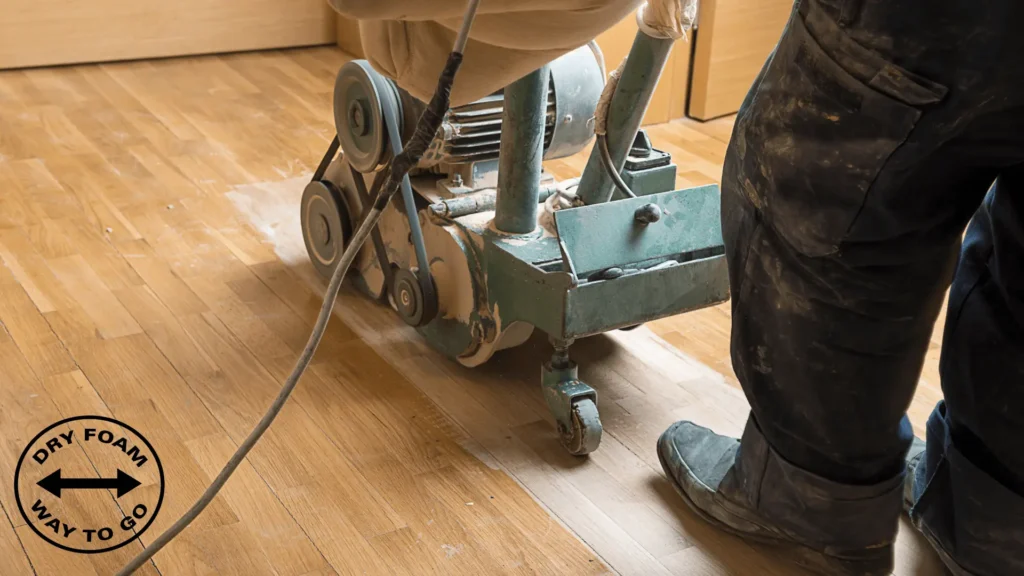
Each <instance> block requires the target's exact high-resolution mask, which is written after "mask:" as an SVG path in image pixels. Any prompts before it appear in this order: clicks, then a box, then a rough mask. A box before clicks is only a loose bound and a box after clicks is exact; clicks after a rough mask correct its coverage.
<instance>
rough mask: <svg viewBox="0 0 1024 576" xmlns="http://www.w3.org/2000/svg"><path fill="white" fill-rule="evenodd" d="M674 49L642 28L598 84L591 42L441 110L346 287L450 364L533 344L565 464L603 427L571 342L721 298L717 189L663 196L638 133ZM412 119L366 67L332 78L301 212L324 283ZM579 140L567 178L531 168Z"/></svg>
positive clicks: (661, 181) (663, 158)
mask: <svg viewBox="0 0 1024 576" xmlns="http://www.w3.org/2000/svg"><path fill="white" fill-rule="evenodd" d="M672 44H673V39H672V38H665V37H657V36H652V35H650V34H648V33H647V31H645V30H643V29H641V30H640V31H639V32H638V33H637V35H636V39H635V42H634V43H633V46H632V50H631V51H630V53H629V55H628V58H627V59H626V61H625V63H624V65H623V66H622V67H621V69H620V70H618V71H617V73H616V74H615V78H614V80H615V85H614V86H612V87H609V86H607V85H606V80H605V73H604V70H603V63H602V60H603V58H602V57H601V56H600V52H599V49H598V48H597V47H596V44H594V43H591V44H590V45H587V46H583V47H581V48H579V49H577V50H574V51H572V52H570V53H568V54H566V55H565V56H562V57H561V58H558V59H557V60H555V61H553V62H551V63H550V64H549V65H547V66H544V67H542V68H541V69H539V70H536V71H535V72H533V73H531V74H528V75H527V76H525V77H524V78H522V79H520V80H517V81H515V82H513V83H512V84H510V85H509V86H507V87H505V88H504V89H503V90H501V91H500V92H498V93H496V94H493V95H491V96H488V97H486V98H483V99H481V100H479V101H476V102H473V103H470V104H467V105H464V106H459V107H456V108H453V109H450V110H448V111H446V113H445V114H444V118H443V121H442V123H441V126H440V129H439V130H438V131H437V133H436V134H435V135H434V136H433V138H432V140H431V142H430V145H429V147H428V149H427V152H426V154H424V155H423V157H422V158H421V159H420V160H419V161H418V163H417V164H416V166H414V167H413V168H412V170H411V171H410V172H409V174H408V175H407V176H406V177H405V178H404V179H403V180H402V182H401V186H400V188H401V189H400V194H398V195H397V196H396V198H395V200H394V201H393V202H392V203H391V205H389V206H388V208H387V209H386V210H385V211H384V214H383V215H382V217H381V220H380V223H379V224H378V226H377V227H376V228H375V229H374V230H373V232H372V233H371V242H369V243H368V244H367V245H366V246H364V247H363V249H362V250H361V251H360V253H359V256H358V257H357V259H356V261H355V263H354V265H353V270H352V272H351V273H350V274H349V276H350V279H351V281H352V282H353V284H354V285H355V286H356V287H358V289H359V290H361V291H362V292H363V293H364V294H365V295H366V296H367V297H369V298H373V299H377V300H381V301H382V302H384V303H387V304H390V306H391V307H392V308H394V310H395V311H396V312H397V314H398V316H399V317H400V318H401V319H402V320H403V321H405V322H406V323H407V324H409V325H410V326H413V327H415V328H416V329H417V330H418V331H419V333H420V334H421V335H422V336H423V337H424V338H425V339H426V340H427V342H429V343H430V345H431V346H433V347H434V348H436V349H437V350H438V351H440V352H441V353H443V354H445V355H446V356H448V357H450V358H453V359H455V360H457V361H458V362H460V363H462V364H464V365H466V366H471V367H472V366H478V365H480V364H482V363H484V362H486V361H487V360H488V359H489V358H490V357H491V356H492V355H493V354H494V353H495V352H497V351H499V350H502V349H506V348H510V347H513V346H517V345H519V344H522V343H523V342H525V341H526V340H527V339H528V338H529V337H530V335H531V333H532V332H533V331H534V330H536V329H539V330H542V331H543V332H544V333H546V334H547V336H548V337H549V338H550V341H551V344H552V345H553V347H554V353H553V355H552V358H551V360H550V362H548V363H546V364H545V365H544V366H543V368H542V371H541V389H542V391H543V394H544V397H545V399H546V400H547V404H548V406H549V407H550V409H551V412H552V414H553V416H554V419H555V421H556V422H557V425H558V431H559V433H560V437H561V441H562V444H563V445H564V446H565V448H566V449H567V450H568V451H569V452H571V453H573V454H577V455H582V454H586V453H589V452H591V451H593V450H594V449H596V448H597V446H598V443H599V442H600V440H601V422H600V419H599V416H598V410H597V406H598V403H597V393H596V391H595V390H594V389H593V388H591V387H590V386H588V385H587V384H585V383H584V382H582V381H580V379H579V378H578V376H577V366H576V364H575V363H573V362H572V361H571V360H570V359H569V354H568V352H569V347H570V345H571V344H572V343H573V342H574V341H575V340H578V339H580V338H585V337H587V336H592V335H595V334H600V333H602V332H606V331H609V330H615V329H621V328H629V327H633V326H636V325H638V324H642V323H644V322H648V321H651V320H655V319H658V318H663V317H666V316H672V315H676V314H680V313H682V312H686V311H689V310H694V309H696V308H701V307H704V306H708V305H712V304H716V303H719V302H722V301H723V300H725V299H727V297H728V291H729V288H728V281H727V275H726V268H725V261H724V256H723V254H724V249H723V246H722V236H721V226H720V220H719V192H718V188H717V186H713V185H712V186H702V187H696V188H688V189H683V190H676V189H675V181H676V166H675V165H674V164H673V163H672V158H671V157H670V155H669V154H667V153H665V152H662V151H659V150H657V149H655V148H653V147H652V146H651V142H650V140H649V139H648V138H647V136H646V134H645V133H644V132H643V131H642V130H639V127H640V124H641V120H642V119H643V116H644V113H645V111H646V109H647V105H648V103H649V101H650V99H651V95H652V93H653V92H654V89H655V87H656V85H657V81H658V77H659V76H660V74H661V70H662V67H663V66H664V64H665V61H666V59H667V57H668V55H669V51H670V49H671V47H672ZM603 93H605V96H606V97H605V98H603V99H602V94H603ZM424 106H425V105H424V104H423V103H421V102H418V101H417V100H416V99H414V98H413V97H411V96H409V95H408V93H406V92H405V91H404V90H403V89H402V88H401V87H400V86H396V85H395V83H394V82H392V81H391V80H389V79H388V78H385V77H384V76H383V75H381V74H379V73H378V72H376V71H375V70H374V69H373V68H372V67H371V66H370V64H369V63H368V62H366V61H365V60H356V61H352V62H349V63H347V64H345V65H344V66H343V67H342V69H341V71H340V73H339V74H338V78H337V82H336V85H335V90H334V118H335V125H336V128H337V134H338V137H337V138H336V139H335V141H334V143H333V144H332V145H331V147H330V149H329V150H328V152H327V155H326V156H325V158H324V161H323V163H322V164H321V169H320V170H318V171H317V172H316V174H315V175H314V177H313V179H312V181H311V182H310V183H309V185H308V186H307V187H306V189H305V193H304V194H303V198H302V208H301V210H302V231H303V235H304V238H305V242H306V248H307V250H308V252H309V257H310V260H311V261H312V262H313V264H314V265H315V266H316V268H317V269H318V270H319V271H320V272H321V273H322V274H323V275H324V276H325V277H330V276H331V275H332V274H333V272H334V269H335V267H336V266H337V264H338V262H339V260H340V258H341V255H342V253H343V252H344V251H345V249H346V248H347V247H348V246H349V245H350V244H351V242H352V233H353V231H354V229H355V228H356V227H357V226H358V223H359V222H360V221H361V220H362V219H363V218H364V216H365V213H366V210H367V207H368V206H369V203H370V201H371V199H372V198H373V197H375V190H376V189H377V188H378V186H379V185H380V183H381V182H382V181H383V179H384V178H386V174H387V173H388V169H389V164H390V162H391V159H392V158H394V157H396V156H397V155H398V154H399V153H400V152H401V151H402V142H405V141H406V140H408V139H409V138H410V137H411V132H412V130H413V128H414V119H415V118H418V117H419V116H420V114H421V112H422V110H423V108H424ZM599 107H603V108H604V110H603V111H604V114H603V117H602V116H601V115H599V114H598V111H599ZM597 121H600V122H602V123H603V126H597V125H596V124H597ZM595 129H596V130H597V131H598V132H600V135H599V136H598V142H597V145H595V146H594V148H593V150H592V151H591V154H590V159H589V162H588V163H587V165H586V168H585V169H584V171H583V173H582V175H581V176H580V177H579V178H574V179H571V180H568V181H557V180H556V179H555V178H553V177H552V176H551V175H549V174H546V173H545V172H544V170H543V169H542V160H552V159H556V158H563V157H566V156H571V155H573V154H576V153H578V152H580V151H582V150H584V149H585V148H586V146H587V145H589V144H591V142H593V141H594V139H595ZM339 147H340V153H338V148H339Z"/></svg>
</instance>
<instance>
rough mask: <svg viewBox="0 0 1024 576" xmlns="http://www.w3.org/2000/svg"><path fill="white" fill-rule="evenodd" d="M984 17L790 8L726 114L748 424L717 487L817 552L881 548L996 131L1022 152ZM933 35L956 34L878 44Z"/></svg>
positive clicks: (1008, 83)
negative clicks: (912, 411)
mask: <svg viewBox="0 0 1024 576" xmlns="http://www.w3.org/2000/svg"><path fill="white" fill-rule="evenodd" d="M988 4H989V8H991V9H990V10H988V11H986V10H978V11H976V12H974V13H964V14H961V15H959V16H961V17H960V18H951V17H950V14H949V12H948V11H946V10H943V9H941V8H943V7H944V5H943V6H938V7H934V8H936V9H934V10H933V9H931V8H933V6H932V4H930V3H929V4H928V5H924V4H921V3H919V2H914V1H909V2H902V3H893V2H874V1H873V0H846V1H844V0H802V1H800V2H798V8H797V11H796V13H795V14H794V16H793V18H791V20H790V23H789V25H788V27H787V29H786V32H785V34H784V36H783V38H782V39H781V40H780V43H779V45H778V47H777V49H776V52H775V54H774V55H773V57H772V59H771V60H770V61H769V63H768V64H766V67H765V70H764V71H763V72H762V75H761V79H760V82H759V84H758V85H757V87H756V89H755V92H754V93H752V94H751V96H749V97H748V99H747V101H746V102H745V103H744V108H743V110H741V113H740V115H739V117H738V119H737V124H736V128H735V130H734V133H733V139H732V141H731V143H730V148H729V152H728V154H727V157H726V162H725V170H724V174H723V183H722V195H723V197H722V211H723V230H724V233H725V241H726V249H727V256H728V258H729V266H730V276H731V282H732V286H733V336H732V338H733V340H732V357H733V366H734V369H735V370H736V373H737V377H738V378H739V380H740V382H741V384H742V386H743V389H744V392H745V393H746V396H747V398H748V400H749V401H750V404H751V419H750V422H749V423H748V426H747V430H746V431H745V433H744V438H743V442H742V443H741V450H740V453H739V455H738V457H737V462H736V466H735V467H734V470H733V473H732V478H730V479H728V482H725V483H724V484H723V486H725V487H726V488H724V489H725V490H726V491H728V492H730V496H731V497H733V498H737V499H745V500H746V501H747V503H748V504H750V505H752V506H756V507H758V508H759V509H760V510H761V511H762V512H763V513H764V514H765V515H766V516H768V517H769V519H771V520H774V521H777V522H779V523H780V524H781V525H783V526H784V527H785V528H787V529H789V530H791V531H792V532H793V533H795V534H797V535H798V536H800V537H806V538H808V539H811V540H813V541H814V542H816V543H818V544H819V545H821V546H824V547H826V548H836V547H839V548H842V547H843V546H847V547H855V546H869V545H881V544H883V543H886V542H891V541H892V539H893V538H894V535H895V531H896V520H897V518H898V515H899V513H900V509H901V500H902V496H901V494H900V490H899V485H900V481H901V478H902V474H903V467H904V465H903V458H904V455H905V453H906V450H907V448H908V446H909V443H910V439H911V437H912V431H911V428H910V425H909V422H908V421H907V419H906V417H905V412H906V409H907V407H908V406H909V403H910V400H911V397H912V395H913V391H914V388H915V386H916V383H917V379H918V377H919V374H920V370H921V366H922V363H923V359H924V354H925V351H926V349H927V346H928V341H929V337H930V334H931V328H932V325H933V323H934V321H935V317H936V316H937V313H938V310H939V309H940V307H941V303H942V299H943V295H944V293H945V289H946V286H948V285H949V282H950V279H951V278H952V275H953V271H954V268H955V264H956V259H957V252H958V248H959V241H960V235H961V231H962V230H963V227H964V225H965V224H966V222H967V221H968V219H969V218H970V215H971V214H972V213H973V212H974V210H975V209H976V207H977V206H978V204H979V203H980V201H981V198H982V197H983V196H984V193H985V191H986V190H987V188H988V187H989V185H990V184H991V182H992V181H993V179H994V178H995V176H996V174H997V173H998V170H999V167H1000V165H1002V164H1005V163H1006V162H1007V160H1006V159H1005V158H1002V157H998V158H992V157H990V156H989V155H988V152H990V151H991V150H993V149H994V150H996V151H997V152H998V154H996V156H1000V155H1001V154H1002V153H1003V152H1004V151H1005V150H1004V148H1005V147H1001V146H1000V145H998V143H997V145H993V138H992V133H993V131H995V132H996V133H997V135H998V137H999V138H1002V137H1004V136H1005V137H1007V138H1010V139H1017V140H1019V139H1020V135H1019V134H1020V133H1009V131H1007V132H1008V133H1006V134H1004V133H1003V131H1004V124H1005V122H1004V120H1005V118H1004V116H1005V114H1004V112H1005V110H1006V109H1012V106H1009V105H1007V101H1008V99H1010V98H1017V97H1018V96H1011V95H1012V94H1015V93H1016V92H1015V91H1014V90H1015V89H1016V88H1021V87H1024V83H1019V82H1018V79H1007V78H1003V77H1001V76H999V75H998V74H996V73H993V72H992V71H991V63H990V62H989V63H984V62H983V61H984V60H986V59H988V60H991V54H992V53H993V52H995V53H997V54H998V53H999V51H998V50H995V49H994V48H993V46H994V45H997V44H999V43H1000V42H1004V43H1005V38H1003V37H998V38H997V37H993V36H987V37H981V38H978V37H977V35H972V31H976V30H977V29H978V27H979V26H981V24H983V23H984V22H982V23H979V21H977V20H976V19H977V18H981V19H982V20H985V19H1003V20H1005V19H1006V18H1007V17H1008V16H1007V15H1006V14H1001V13H1000V10H997V9H996V8H1006V7H1010V6H1011V3H1010V2H1008V1H1007V2H1004V3H998V2H991V3H988ZM997 5H998V6H997ZM853 6H856V7H857V8H856V9H855V8H853ZM993 6H994V7H995V8H992V7H993ZM946 8H948V7H946ZM1006 9H1007V10H1009V9H1010V8H1006ZM885 10H888V11H893V10H903V11H904V13H900V14H889V15H887V16H885V17H882V16H883V15H881V14H880V12H879V11H883V12H884V11H885ZM911 12H913V14H912V13H911ZM1011 15H1012V16H1013V17H1016V18H1018V21H1019V22H1021V21H1024V19H1022V18H1021V14H1019V13H1016V12H1014V13H1013V14H1011ZM869 16H870V17H869ZM897 16H900V17H897ZM972 18H975V19H972ZM930 19H931V20H930ZM844 21H845V22H846V24H844V23H843V22H844ZM892 22H898V23H899V25H900V26H901V29H900V30H899V33H900V34H901V35H900V36H899V37H897V36H895V33H896V32H895V31H894V30H891V29H886V28H884V25H889V24H886V23H890V24H891V23H892ZM915 27H916V28H915ZM1013 33H1014V34H1016V32H1013ZM933 36H938V37H940V38H941V37H946V38H947V39H948V38H950V37H962V38H964V39H965V40H964V43H963V44H962V45H960V46H958V47H955V48H956V49H955V50H951V49H950V47H949V45H948V43H947V44H945V45H943V47H942V48H943V49H942V50H937V51H929V50H918V51H916V52H913V53H909V52H908V53H905V54H900V55H899V57H898V58H897V57H896V55H894V53H893V52H892V51H891V48H892V46H893V45H897V44H901V43H903V44H912V43H913V42H911V41H912V40H914V39H915V38H916V39H917V40H919V41H920V42H919V44H922V45H926V44H927V43H926V42H925V39H927V38H931V37H933ZM871 42H874V43H875V44H877V45H878V46H881V47H883V48H885V49H884V50H883V49H881V48H880V49H879V50H874V49H871V48H868V47H867V46H869V45H870V43H871ZM972 42H973V44H972ZM1006 57H1009V56H1006ZM940 58H951V59H953V60H950V61H949V62H941V61H939V62H936V61H934V60H935V59H940ZM917 70H930V71H932V75H931V77H924V76H923V75H921V74H920V73H918V72H917ZM992 102H998V103H999V106H995V105H992V104H991V103H992ZM999 138H996V140H998V139H999ZM852 501H856V502H857V505H856V506H852V507H851V506H850V502H852ZM823 522H824V524H823Z"/></svg>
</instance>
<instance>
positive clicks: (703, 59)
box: [688, 0, 793, 120]
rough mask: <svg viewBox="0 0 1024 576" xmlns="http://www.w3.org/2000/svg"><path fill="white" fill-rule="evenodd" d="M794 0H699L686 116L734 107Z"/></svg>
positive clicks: (733, 109)
mask: <svg viewBox="0 0 1024 576" xmlns="http://www.w3.org/2000/svg"><path fill="white" fill-rule="evenodd" d="M792 7H793V0H703V1H702V2H701V3H700V18H699V20H698V30H697V33H696V38H695V41H696V46H695V47H694V53H693V71H692V74H693V77H692V81H691V84H690V105H689V112H688V114H689V116H691V117H693V118H697V119H698V120H709V119H711V118H717V117H719V116H725V115H727V114H734V113H735V112H736V111H737V110H739V107H740V104H741V103H743V98H744V96H746V94H747V91H748V90H749V89H750V85H751V83H753V81H754V78H756V77H757V73H758V72H759V71H760V70H761V66H762V65H764V62H765V60H766V59H767V58H768V55H769V54H771V51H772V49H773V48H775V44H776V43H777V42H778V40H779V36H781V35H782V29H783V28H784V27H785V25H786V21H787V20H788V19H789V13H790V11H791V10H792Z"/></svg>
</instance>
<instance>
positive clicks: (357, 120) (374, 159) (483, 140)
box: [334, 46, 604, 173]
mask: <svg viewBox="0 0 1024 576" xmlns="http://www.w3.org/2000/svg"><path fill="white" fill-rule="evenodd" d="M550 71H551V79H550V84H549V88H548V96H547V117H546V119H545V133H544V159H545V160H554V159H557V158H564V157H566V156H571V155H573V154H575V153H577V152H579V151H581V150H583V149H584V148H585V147H586V146H587V144H589V143H590V140H591V139H592V138H593V136H594V125H593V117H594V110H595V109H596V107H597V101H598V99H599V98H600V96H601V91H602V90H603V89H604V73H603V70H602V66H601V63H600V60H599V57H598V55H597V54H596V53H595V52H594V50H593V49H592V48H591V47H590V46H582V47H580V48H578V49H576V50H573V51H572V52H569V53H568V54H565V55H564V56H562V57H561V58H558V59H557V60H555V61H554V62H552V63H551V65H550ZM385 98H388V99H394V101H396V102H397V103H398V106H399V109H400V111H401V114H400V115H399V116H400V118H401V119H402V122H401V123H402V127H401V132H402V137H403V138H409V137H410V136H411V133H410V132H411V130H412V127H413V126H414V125H415V123H416V118H418V117H419V115H420V113H421V112H422V111H423V109H424V108H425V106H426V105H425V104H424V103H423V102H420V101H419V100H416V99H415V98H413V97H412V96H411V95H409V94H408V93H407V92H405V91H404V90H402V89H401V88H400V87H398V86H396V85H395V83H394V82H393V81H391V80H390V79H387V78H385V77H384V76H383V75H381V74H380V73H378V72H377V71H376V70H374V69H373V68H372V67H371V66H370V64H369V63H368V62H367V61H365V60H353V61H351V62H348V63H347V64H345V65H344V66H343V67H342V68H341V71H340V72H339V73H338V79H337V82H336V83H335V92H334V119H335V127H336V128H337V130H338V136H339V139H340V140H341V148H342V150H343V151H344V152H345V154H346V156H347V157H348V158H349V162H350V163H351V164H352V165H353V166H354V167H355V168H356V169H357V170H359V171H360V172H363V173H367V172H372V171H374V170H376V169H377V168H378V167H380V166H381V165H383V164H385V163H386V162H387V161H388V159H389V158H390V155H389V154H388V153H387V150H388V149H389V148H388V141H387V130H385V127H384V125H383V115H382V114H381V112H380V109H381V101H382V99H385ZM504 99H505V96H504V91H499V92H498V93H495V94H492V95H491V96H488V97H486V98H482V99H480V100H477V101H476V102H472V103H469V104H466V105H463V106H459V107H456V108H452V109H451V110H449V112H448V113H447V115H446V116H445V119H444V121H443V123H442V125H441V128H440V129H439V130H438V133H437V135H436V136H435V138H434V140H433V142H432V143H431V146H430V148H429V149H428V151H427V153H426V154H425V155H424V157H423V159H422V160H421V161H420V163H419V168H420V169H423V170H431V171H435V172H446V171H448V170H449V169H450V168H451V167H452V166H455V165H465V164H473V163H477V162H486V161H493V160H497V158H498V153H499V150H500V139H501V124H502V116H503V113H504Z"/></svg>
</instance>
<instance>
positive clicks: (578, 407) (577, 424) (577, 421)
mask: <svg viewBox="0 0 1024 576" xmlns="http://www.w3.org/2000/svg"><path fill="white" fill-rule="evenodd" d="M571 418H572V430H571V431H570V430H563V431H562V446H565V449H566V450H568V451H569V453H570V454H572V455H574V456H585V455H587V454H590V453H591V452H593V451H594V450H597V447H598V445H600V444H601V431H602V428H601V417H600V416H598V413H597V404H595V403H594V401H593V400H592V399H590V398H580V399H579V400H577V401H575V402H573V403H572V414H571Z"/></svg>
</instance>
